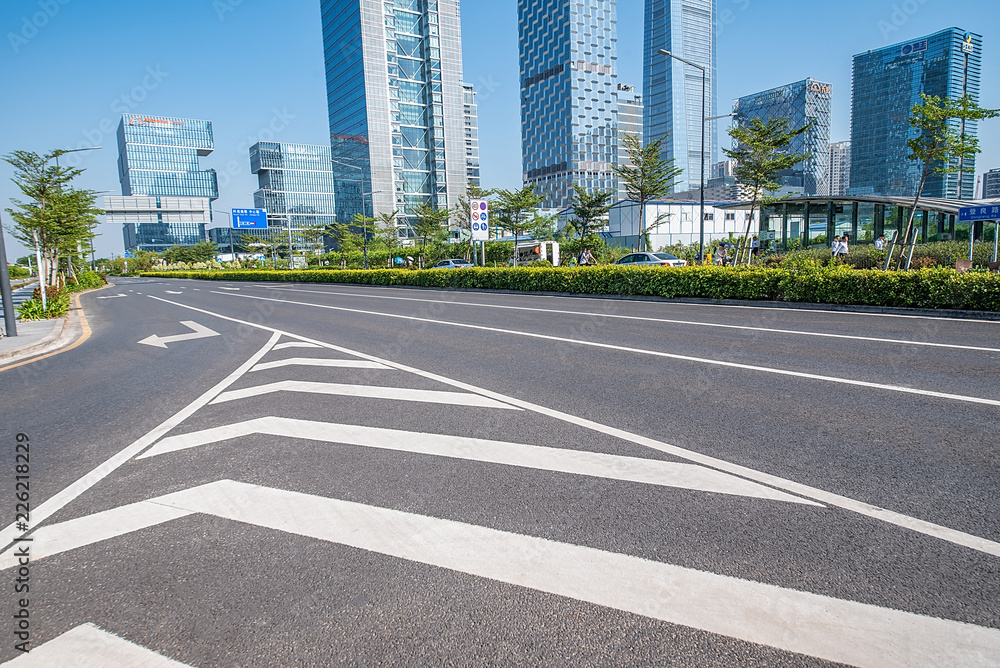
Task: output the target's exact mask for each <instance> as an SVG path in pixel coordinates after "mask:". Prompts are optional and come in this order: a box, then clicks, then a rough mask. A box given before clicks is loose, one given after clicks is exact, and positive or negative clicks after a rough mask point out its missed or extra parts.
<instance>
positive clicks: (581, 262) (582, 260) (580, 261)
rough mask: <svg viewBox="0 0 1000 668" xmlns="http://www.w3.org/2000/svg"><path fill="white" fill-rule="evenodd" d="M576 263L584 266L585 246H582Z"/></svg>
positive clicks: (585, 257) (585, 262) (585, 261)
mask: <svg viewBox="0 0 1000 668" xmlns="http://www.w3.org/2000/svg"><path fill="white" fill-rule="evenodd" d="M576 263H577V264H578V265H580V266H581V267H583V266H586V264H587V249H586V248H584V249H583V250H582V251H580V259H579V260H577V261H576Z"/></svg>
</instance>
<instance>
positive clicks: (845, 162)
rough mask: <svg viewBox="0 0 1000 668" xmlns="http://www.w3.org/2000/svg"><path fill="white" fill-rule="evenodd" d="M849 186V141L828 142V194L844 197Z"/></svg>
mask: <svg viewBox="0 0 1000 668" xmlns="http://www.w3.org/2000/svg"><path fill="white" fill-rule="evenodd" d="M850 187H851V142H849V141H838V142H835V143H832V144H830V195H832V196H834V197H844V196H846V195H847V190H848V188H850ZM820 194H823V193H820Z"/></svg>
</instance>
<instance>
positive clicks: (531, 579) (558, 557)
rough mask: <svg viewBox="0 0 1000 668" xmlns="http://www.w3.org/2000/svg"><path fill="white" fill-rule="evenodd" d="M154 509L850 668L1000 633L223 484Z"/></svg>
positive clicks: (959, 657)
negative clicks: (241, 524)
mask: <svg viewBox="0 0 1000 668" xmlns="http://www.w3.org/2000/svg"><path fill="white" fill-rule="evenodd" d="M153 502H156V503H161V504H164V505H169V506H172V507H175V508H178V509H181V510H190V511H193V512H202V513H207V514H211V515H215V516H218V517H223V518H227V519H231V520H235V521H237V522H244V523H246V524H251V525H256V526H261V527H266V528H270V529H275V530H278V531H284V532H287V533H292V534H296V535H300V536H309V537H312V538H316V539H318V540H324V541H329V542H332V543H338V544H341V545H347V546H350V547H354V548H357V549H361V550H366V551H369V552H375V553H378V554H385V555H389V556H393V557H397V558H399V559H405V560H407V561H412V562H417V563H422V564H428V565H431V566H436V567H439V568H445V569H449V570H452V571H457V572H460V573H467V574H469V575H473V576H477V577H483V578H489V579H491V580H496V581H499V582H505V583H508V584H512V585H517V586H520V587H526V588H529V589H534V590H537V591H543V592H548V593H551V594H555V595H557V596H564V597H568V598H572V599H575V600H580V601H587V602H589V603H593V604H595V605H600V606H604V607H609V608H614V609H617V610H623V611H626V612H630V613H634V614H637V615H643V616H646V617H651V618H653V619H659V620H662V621H665V622H669V623H672V624H680V625H683V626H687V627H691V628H696V629H701V630H704V631H708V632H710V633H718V634H721V635H725V636H728V637H731V638H739V639H741V640H745V641H748V642H753V643H758V644H761V645H767V646H771V647H776V648H779V649H783V650H786V651H789V652H796V653H799V654H806V655H809V656H815V657H819V658H821V659H825V660H827V661H834V662H839V663H847V664H851V665H856V666H871V667H878V668H884V667H889V666H909V667H913V666H940V665H954V666H995V665H996V658H997V657H998V656H1000V630H997V629H994V628H987V627H982V626H975V625H972V624H966V623H961V622H955V621H951V620H944V619H936V618H933V617H927V616H924V615H918V614H914V613H910V612H903V611H899V610H892V609H888V608H881V607H878V606H874V605H869V604H864V603H858V602H855V601H847V600H842V599H837V598H832V597H829V596H822V595H818V594H813V593H809V592H802V591H796V590H793V589H784V588H782V587H777V586H774V585H768V584H762V583H759V582H753V581H749V580H743V579H739V578H733V577H727V576H723V575H717V574H715V573H706V572H703V571H698V570H694V569H690V568H684V567H680V566H675V565H673V564H666V563H661V562H655V561H649V560H646V559H640V558H638V557H633V556H628V555H623V554H616V553H614V552H606V551H604V550H598V549H594V548H591V547H584V546H579V545H572V544H568V543H561V542H557V541H553V540H548V539H544V538H537V537H533V536H524V535H520V534H515V533H509V532H505V531H498V530H496V529H490V528H486V527H480V526H474V525H470V524H465V523H462V522H455V521H451V520H443V519H438V518H434V517H427V516H422V515H416V514H413V513H405V512H400V511H397V510H390V509H386V508H379V507H374V506H366V505H362V504H359V503H353V502H348V501H341V500H337V499H328V498H323V497H318V496H313V495H308V494H302V493H297V492H288V491H284V490H277V489H270V488H267V487H259V486H255V485H249V484H246V483H239V482H233V481H220V482H216V483H211V484H208V485H202V486H201V487H196V488H194V489H190V490H186V491H182V492H176V493H174V494H169V495H166V496H162V497H159V498H157V499H154V500H153Z"/></svg>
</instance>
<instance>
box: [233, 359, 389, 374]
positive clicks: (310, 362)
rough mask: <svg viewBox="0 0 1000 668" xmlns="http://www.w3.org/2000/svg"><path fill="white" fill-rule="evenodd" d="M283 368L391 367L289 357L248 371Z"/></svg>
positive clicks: (350, 361)
mask: <svg viewBox="0 0 1000 668" xmlns="http://www.w3.org/2000/svg"><path fill="white" fill-rule="evenodd" d="M283 366H324V367H339V368H342V369H389V370H392V367H388V366H386V365H384V364H379V363H378V362H369V361H368V360H330V359H322V358H315V357H290V358H288V359H285V360H275V361H274V362H261V363H260V364H258V365H257V366H255V367H254V368H252V369H250V371H251V372H253V371H266V370H267V369H277V368H279V367H283Z"/></svg>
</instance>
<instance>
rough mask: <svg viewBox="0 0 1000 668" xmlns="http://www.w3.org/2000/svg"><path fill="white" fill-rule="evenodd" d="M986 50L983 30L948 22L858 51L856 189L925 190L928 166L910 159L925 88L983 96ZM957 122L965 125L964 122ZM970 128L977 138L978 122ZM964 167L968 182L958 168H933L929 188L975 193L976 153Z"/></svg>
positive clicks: (946, 193)
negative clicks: (913, 117)
mask: <svg viewBox="0 0 1000 668" xmlns="http://www.w3.org/2000/svg"><path fill="white" fill-rule="evenodd" d="M981 55H982V37H981V36H980V35H977V34H975V33H967V32H966V31H964V30H961V29H959V28H948V29H947V30H941V31H940V32H936V33H934V34H933V35H927V36H926V37H920V38H918V39H915V40H911V41H909V42H903V43H900V44H893V45H892V46H887V47H884V48H881V49H876V50H874V51H868V52H867V53H861V54H858V55H856V56H854V97H853V100H852V102H851V187H850V193H851V194H852V195H896V196H906V197H913V196H914V195H916V194H917V193H916V190H917V187H918V186H919V184H920V176H921V170H922V165H920V164H918V163H917V162H916V161H913V160H910V159H909V154H910V150H909V148H908V147H907V145H906V143H907V141H908V140H910V139H914V138H915V137H917V136H918V133H919V131H918V130H916V129H915V128H913V127H911V126H910V124H909V120H910V110H911V109H912V108H913V105H915V104H918V103H920V102H921V98H920V95H921V93H925V94H928V95H937V96H939V97H942V98H948V99H951V100H957V99H959V98H961V97H962V95H963V93H965V92H967V93H968V94H969V96H970V97H971V98H972V99H974V100H976V101H978V100H979V74H980V60H981ZM954 127H955V129H956V130H959V131H960V130H961V128H960V125H959V123H958V122H955V123H954ZM965 133H966V134H967V135H971V136H973V137H975V136H977V134H978V131H977V127H976V123H975V122H968V123H966V126H965ZM954 164H955V166H956V167H957V166H958V161H957V160H956V161H955V163H954ZM962 168H963V169H962V175H961V181H962V183H961V188H959V174H958V173H957V172H956V173H952V174H948V175H940V174H932V175H931V176H930V177H929V178H928V179H927V183H926V185H925V186H924V191H923V193H922V194H923V195H925V196H927V197H943V198H952V199H955V198H958V199H972V197H973V190H974V184H975V173H976V164H975V159H974V158H972V159H969V160H965V161H964V163H963V165H962Z"/></svg>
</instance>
